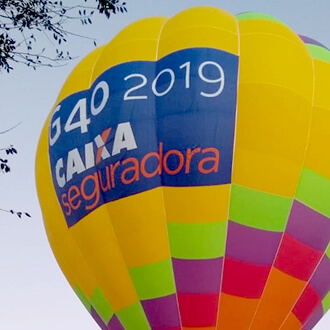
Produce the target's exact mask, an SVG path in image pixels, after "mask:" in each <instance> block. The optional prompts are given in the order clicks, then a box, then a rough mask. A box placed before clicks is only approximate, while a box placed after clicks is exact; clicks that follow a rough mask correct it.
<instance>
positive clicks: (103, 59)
mask: <svg viewBox="0 0 330 330" xmlns="http://www.w3.org/2000/svg"><path fill="white" fill-rule="evenodd" d="M329 77H330V52H329V50H327V49H326V48H325V47H323V46H322V45H320V44H319V43H317V42H315V41H313V40H311V39H308V38H306V37H300V36H298V35H296V34H295V33H293V32H292V31H291V30H290V29H289V28H288V27H287V26H285V25H284V24H283V23H281V22H279V21H278V20H276V19H274V18H273V17H269V16H266V15H262V14H255V13H244V14H240V15H237V16H232V15H230V14H228V13H226V12H224V11H222V10H220V9H216V8H211V7H198V8H192V9H188V10H185V11H183V12H181V13H179V14H177V15H176V16H174V17H172V18H165V17H153V18H147V19H143V20H141V21H138V22H136V23H134V24H132V25H130V26H128V27H127V28H126V29H124V30H123V31H122V32H120V33H119V34H118V35H117V36H116V37H115V38H114V39H113V40H112V41H111V42H110V43H109V44H107V45H105V46H103V47H101V48H98V49H96V50H95V51H93V52H92V53H91V54H90V55H88V56H87V57H86V58H84V59H83V60H82V61H81V62H80V63H79V64H78V66H77V67H76V68H75V69H74V70H73V72H72V73H71V75H70V76H69V77H68V79H67V81H66V82H65V84H64V86H63V88H62V90H61V91H60V93H59V96H58V99H57V100H56V102H55V106H54V108H53V110H52V111H51V114H50V116H49V119H48V120H47V122H46V124H45V126H44V129H43V131H42V133H41V138H40V142H39V146H38V151H37V157H36V178H37V189H38V194H39V199H40V204H41V208H42V212H43V217H44V223H45V228H46V232H47V235H48V238H49V242H50V244H51V247H52V249H53V251H54V254H55V256H56V258H57V261H58V263H59V265H60V267H61V269H62V270H63V272H64V274H65V276H66V278H67V279H68V281H69V283H70V285H71V286H72V288H73V289H74V290H75V292H76V294H77V295H78V296H79V298H80V299H81V301H82V302H83V304H84V305H85V307H86V308H87V309H88V311H89V312H90V313H91V315H92V316H93V317H94V318H95V320H96V321H97V323H98V324H99V325H100V327H101V328H102V329H112V330H117V329H133V330H140V329H141V330H143V329H168V330H169V329H172V330H174V329H185V330H193V329H194V330H197V329H200V330H201V329H203V330H211V329H252V330H256V329H262V330H264V329H268V330H269V329H305V330H307V329H311V328H312V327H313V326H314V325H315V324H316V322H317V321H318V320H319V319H320V318H321V317H322V315H323V314H324V313H325V312H326V311H327V310H328V308H329V307H330V293H329V288H330V245H329V239H330V220H329V216H330V181H329V179H330V166H329V164H330V93H329V86H330V83H329V81H330V80H329Z"/></svg>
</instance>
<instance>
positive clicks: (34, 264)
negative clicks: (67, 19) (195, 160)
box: [0, 0, 330, 330]
mask: <svg viewBox="0 0 330 330" xmlns="http://www.w3.org/2000/svg"><path fill="white" fill-rule="evenodd" d="M71 2H73V1H70V3H71ZM126 2H127V9H128V13H126V14H124V15H115V16H113V17H111V19H110V20H106V19H103V18H98V19H94V23H93V25H91V26H89V27H84V28H82V27H81V26H80V25H79V24H78V22H76V24H75V25H74V26H72V29H73V30H74V29H76V31H79V32H80V33H83V34H86V35H88V36H91V37H95V38H96V39H97V42H98V44H99V45H101V44H103V43H106V42H108V41H109V40H111V39H112V38H113V37H114V36H115V35H116V34H117V33H118V32H119V31H120V30H121V29H122V28H124V27H125V26H126V25H127V24H129V23H131V22H133V21H135V20H138V19H141V18H144V17H149V16H172V15H174V14H175V13H177V12H179V11H181V10H182V9H185V8H188V7H192V6H196V5H211V6H215V7H219V8H222V9H224V10H226V11H228V12H230V13H232V14H238V13H241V12H246V11H258V12H262V13H266V14H269V15H273V16H275V17H277V18H278V19H280V20H282V21H283V22H284V23H286V24H287V25H288V26H290V27H291V28H292V29H293V30H294V31H295V32H297V33H299V34H303V35H307V36H309V37H312V38H314V39H316V40H318V41H320V42H321V43H323V44H324V45H327V46H328V47H330V19H329V18H330V1H329V0H313V1H312V0H249V1H246V0H217V1H216V0H214V1H211V0H210V1H202V0H200V1H197V0H179V1H178V0H166V1H160V0H140V1H137V0H135V1H134V0H127V1H126ZM69 27H70V28H71V26H69ZM93 48H94V46H93V43H92V42H90V41H89V40H86V39H81V38H75V39H71V44H70V47H69V49H70V52H71V54H72V55H76V56H79V58H77V59H74V60H72V61H70V62H69V63H67V65H65V66H63V67H60V68H39V69H38V70H37V71H33V70H32V69H28V68H26V67H24V66H22V65H17V66H16V67H15V70H14V71H13V72H12V73H10V74H7V73H1V74H0V84H1V85H0V86H1V88H0V115H1V117H0V118H1V120H0V132H1V131H5V130H7V129H8V128H10V127H13V126H15V125H16V124H19V126H18V127H17V128H15V129H13V130H11V131H9V132H8V133H6V134H0V137H1V139H0V148H3V147H7V146H8V145H10V144H13V145H14V147H15V148H16V149H17V150H18V155H15V156H12V157H11V158H10V161H11V172H10V173H9V174H6V175H4V174H0V208H6V209H13V210H16V211H27V212H29V213H30V214H31V215H32V218H26V217H24V218H23V219H19V218H18V217H16V216H13V215H11V214H8V213H6V212H0V297H1V298H0V329H5V330H18V329H23V328H24V329H27V330H30V329H31V330H41V329H43V330H44V329H47V330H55V329H56V330H58V329H63V330H67V329H73V330H75V329H80V330H93V329H95V330H96V329H98V327H97V325H96V323H95V322H94V321H93V319H92V318H91V317H90V315H89V314H88V313H87V312H86V310H85V308H84V307H83V305H82V304H81V303H80V301H79V300H78V298H77V297H76V296H75V294H74V293H73V291H72V290H71V287H70V286H69V285H68V284H67V282H66V279H65V277H64V276H63V274H62V272H61V270H60V268H59V267H58V265H57V263H56V261H55V258H54V256H53V254H52V252H51V249H50V247H49V244H48V241H47V237H46V234H45V230H44V227H43V222H42V215H41V211H40V208H39V204H38V199H37V195H36V189H35V178H34V166H35V164H34V161H35V152H36V146H37V142H38V138H39V134H40V131H41V128H42V126H43V123H44V121H45V119H46V116H47V114H48V112H49V111H50V109H51V107H52V106H53V103H54V101H55V99H56V96H57V93H58V92H59V90H60V88H61V86H62V84H63V82H64V81H65V79H66V77H67V76H68V74H69V72H70V71H71V70H72V68H73V67H74V66H75V65H76V64H77V62H78V61H79V59H81V58H82V57H83V56H84V55H86V54H87V53H89V52H90V51H91V50H92V49H93ZM0 157H1V155H0ZM315 329H317V330H322V329H323V330H326V329H330V313H327V315H326V316H325V317H324V318H323V320H322V321H321V322H320V323H319V324H318V325H317V327H316V328H315Z"/></svg>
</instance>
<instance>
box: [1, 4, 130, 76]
mask: <svg viewBox="0 0 330 330" xmlns="http://www.w3.org/2000/svg"><path fill="white" fill-rule="evenodd" d="M92 2H93V4H95V2H96V3H97V7H96V8H95V7H93V5H92ZM87 3H91V4H90V5H87ZM85 4H86V5H85ZM94 6H95V5H94ZM95 12H97V13H98V14H101V15H104V16H105V17H107V18H110V16H111V14H116V13H125V12H127V9H126V2H121V0H94V1H93V0H84V1H83V0H81V5H78V6H73V5H70V0H67V1H50V0H0V17H1V21H0V71H1V70H4V71H7V72H10V71H11V70H13V66H12V65H11V63H13V62H14V63H24V64H25V65H27V66H30V67H32V68H33V69H35V68H37V67H38V66H57V65H61V62H63V61H67V60H70V59H71V56H70V55H69V53H68V51H67V50H65V49H62V47H64V46H63V45H66V42H67V38H66V37H67V36H68V35H73V33H72V32H71V31H68V30H66V29H65V23H66V22H68V21H74V20H77V19H78V20H80V22H81V24H82V25H90V24H92V23H93V21H92V18H93V17H94V15H95ZM17 32H19V34H21V38H19V37H18V36H19V34H17ZM27 32H29V33H27ZM31 32H33V33H31ZM44 36H46V38H48V40H49V47H46V50H45V49H43V50H42V51H38V43H37V40H38V38H44ZM76 36H77V35H76ZM78 36H79V37H83V38H84V36H83V35H78ZM85 38H87V37H85ZM52 41H54V42H55V44H56V45H58V46H59V47H61V49H58V48H57V47H56V46H55V47H54V46H53V44H52ZM92 41H93V42H94V44H95V40H93V39H92ZM54 50H55V54H54V55H49V53H51V51H54ZM64 54H67V55H64Z"/></svg>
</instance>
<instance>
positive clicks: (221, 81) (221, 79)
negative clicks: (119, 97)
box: [124, 61, 225, 101]
mask: <svg viewBox="0 0 330 330" xmlns="http://www.w3.org/2000/svg"><path fill="white" fill-rule="evenodd" d="M206 66H213V67H214V68H215V70H217V71H218V72H219V75H218V77H217V78H215V79H210V78H207V77H206V76H205V75H204V68H205V67H206ZM179 68H180V69H181V70H185V88H186V89H188V88H190V79H191V72H190V71H191V70H190V62H186V63H184V64H182V65H181V66H180V67H179ZM163 75H167V76H169V82H168V85H167V87H166V88H165V89H164V90H162V91H159V90H158V89H157V82H158V80H159V78H160V77H161V76H163ZM198 77H199V78H200V79H201V80H202V81H204V82H206V83H208V84H218V87H217V90H216V91H215V92H213V93H207V92H205V91H201V92H200V94H201V95H202V96H204V97H216V96H218V95H220V94H221V92H222V91H223V89H224V86H225V74H224V71H223V69H222V67H221V66H220V65H219V64H218V63H216V62H213V61H205V62H203V63H202V64H201V65H200V66H199V67H198ZM130 79H135V80H137V79H138V83H137V84H136V85H135V86H133V87H131V88H130V89H128V90H127V91H126V93H125V94H124V100H125V101H129V100H143V99H147V98H148V96H147V95H140V94H139V95H137V94H136V92H137V91H138V90H139V89H141V88H143V87H145V86H146V85H147V83H148V79H147V77H146V76H145V75H143V74H141V73H132V74H130V75H128V76H126V77H125V78H124V80H125V81H127V80H130ZM174 83H175V74H174V71H173V70H172V69H164V70H162V71H160V72H159V73H158V75H157V76H156V78H155V79H154V80H153V81H152V84H151V90H152V92H153V94H154V95H156V96H158V97H161V96H164V95H166V94H167V93H169V92H170V90H171V89H172V87H173V85H174Z"/></svg>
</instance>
